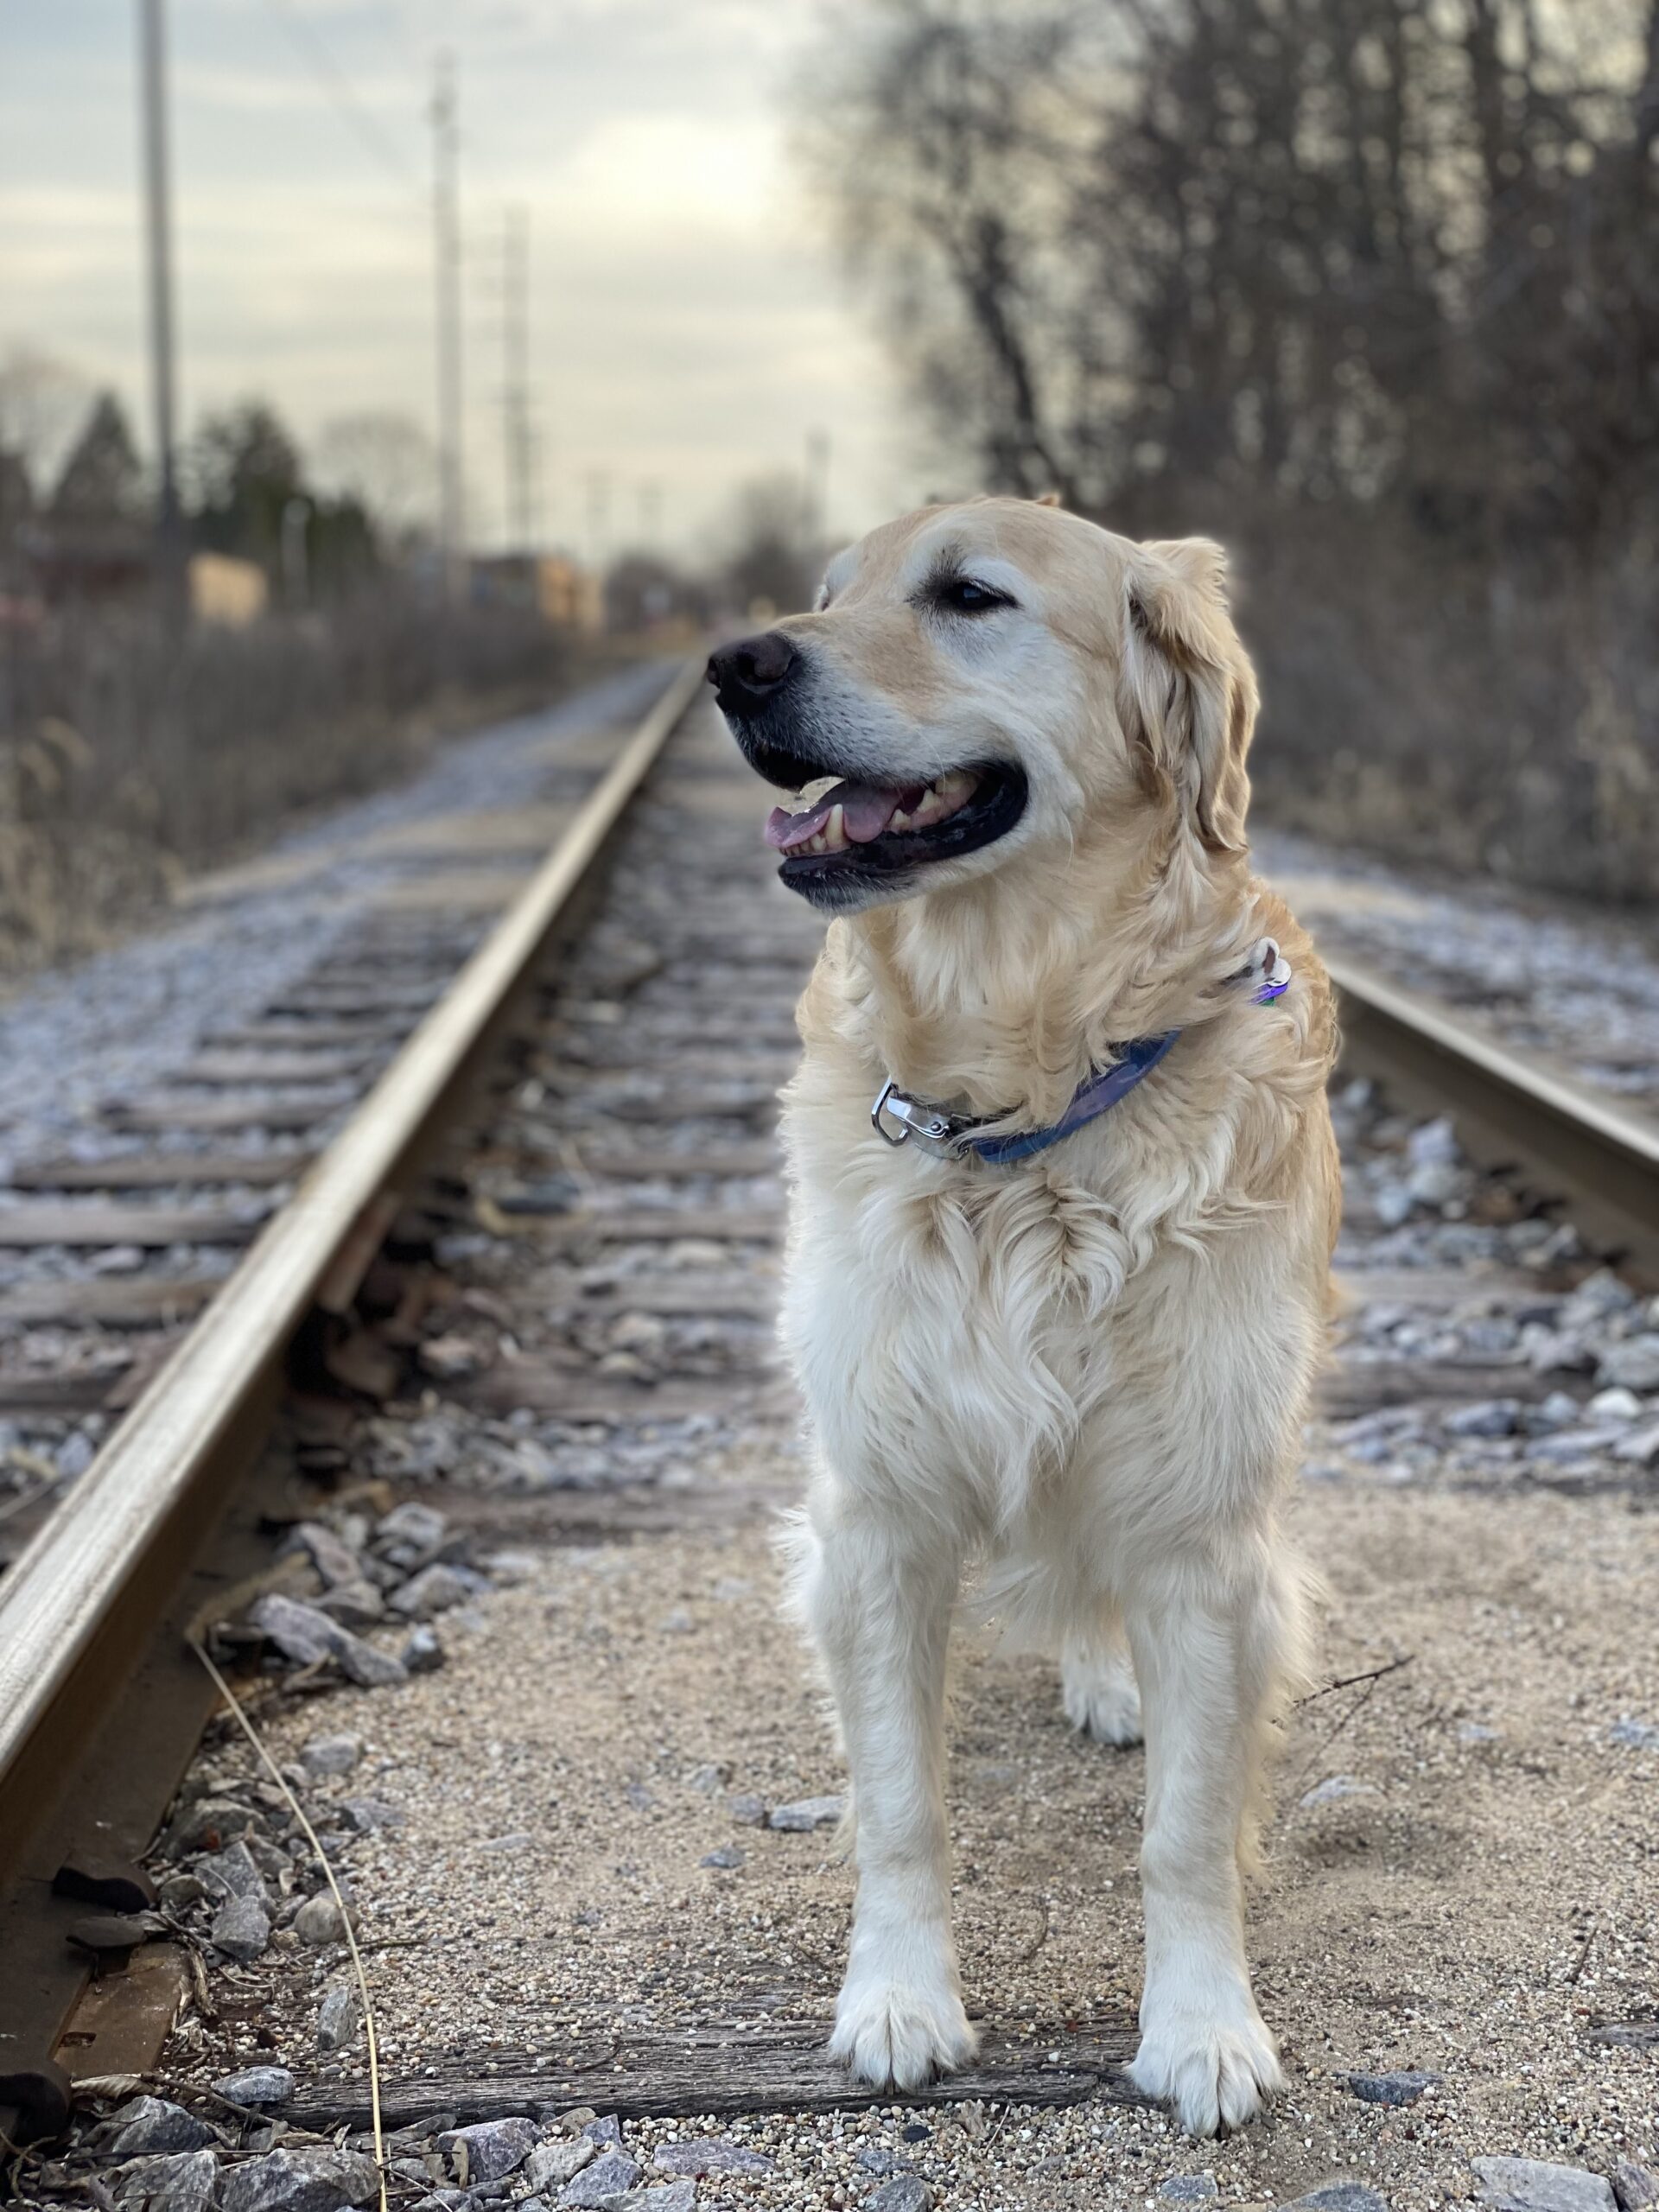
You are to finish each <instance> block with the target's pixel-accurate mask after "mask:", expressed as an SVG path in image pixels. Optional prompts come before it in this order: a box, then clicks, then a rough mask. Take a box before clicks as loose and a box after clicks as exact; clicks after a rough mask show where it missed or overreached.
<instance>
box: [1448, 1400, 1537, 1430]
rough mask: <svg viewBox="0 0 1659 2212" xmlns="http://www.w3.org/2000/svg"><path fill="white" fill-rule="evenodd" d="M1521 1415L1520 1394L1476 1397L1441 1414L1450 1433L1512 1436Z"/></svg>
mask: <svg viewBox="0 0 1659 2212" xmlns="http://www.w3.org/2000/svg"><path fill="white" fill-rule="evenodd" d="M1520 1415H1521V1401H1520V1400H1519V1398H1477V1399H1476V1400H1475V1401H1474V1402H1473V1403H1472V1404H1471V1405H1466V1406H1457V1407H1454V1408H1452V1410H1451V1411H1450V1412H1449V1413H1446V1414H1442V1415H1441V1416H1440V1427H1442V1428H1443V1429H1444V1430H1445V1431H1446V1434H1447V1435H1448V1436H1483V1437H1484V1436H1513V1435H1514V1433H1515V1429H1516V1422H1517V1421H1519V1419H1520Z"/></svg>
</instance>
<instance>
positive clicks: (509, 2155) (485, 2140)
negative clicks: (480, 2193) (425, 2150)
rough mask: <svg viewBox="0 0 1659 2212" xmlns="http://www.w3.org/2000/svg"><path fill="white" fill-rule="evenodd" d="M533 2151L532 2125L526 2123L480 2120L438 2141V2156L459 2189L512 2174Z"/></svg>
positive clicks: (523, 2121) (519, 2121)
mask: <svg viewBox="0 0 1659 2212" xmlns="http://www.w3.org/2000/svg"><path fill="white" fill-rule="evenodd" d="M535 2147H536V2124H535V2122H534V2121H533V2120H516V2119H512V2120H479V2121H477V2122H475V2123H474V2126H471V2127H452V2128H449V2129H448V2130H447V2131H446V2132H445V2133H443V2134H442V2135H440V2136H439V2138H438V2154H439V2156H440V2157H441V2158H443V2159H445V2160H446V2161H447V2162H448V2165H449V2168H450V2171H452V2172H453V2173H454V2177H455V2180H456V2182H457V2183H459V2185H460V2186H461V2188H462V2189H472V2188H474V2187H476V2185H477V2184H478V2183H480V2182H486V2181H500V2180H502V2179H503V2178H504V2177H505V2176H506V2175H508V2174H511V2173H516V2172H517V2171H518V2168H519V2167H520V2166H522V2165H523V2164H524V2160H525V2159H526V2158H528V2157H529V2156H530V2154H531V2151H533V2150H534V2149H535Z"/></svg>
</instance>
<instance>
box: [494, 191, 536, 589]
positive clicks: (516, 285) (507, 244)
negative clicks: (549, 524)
mask: <svg viewBox="0 0 1659 2212" xmlns="http://www.w3.org/2000/svg"><path fill="white" fill-rule="evenodd" d="M501 350H502V353H503V355H504V357H505V358H504V363H503V369H504V373H503V376H502V380H501V430H502V437H503V442H504V445H505V463H506V491H507V496H506V502H505V512H506V521H507V537H508V539H509V543H508V546H507V550H508V551H509V552H510V553H518V554H522V555H526V556H527V555H529V554H530V553H531V552H533V551H534V550H535V538H536V513H535V482H534V447H533V443H532V434H531V422H530V210H529V209H528V208H527V207H509V208H508V209H507V211H506V227H505V231H504V232H503V235H502V239H501Z"/></svg>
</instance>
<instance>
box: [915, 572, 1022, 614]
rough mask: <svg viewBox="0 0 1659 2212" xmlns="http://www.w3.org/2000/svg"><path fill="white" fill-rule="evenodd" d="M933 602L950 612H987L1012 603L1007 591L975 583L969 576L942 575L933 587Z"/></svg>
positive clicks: (1009, 605) (1010, 605)
mask: <svg viewBox="0 0 1659 2212" xmlns="http://www.w3.org/2000/svg"><path fill="white" fill-rule="evenodd" d="M933 603H934V605H935V606H936V607H948V608H949V609H950V613H952V614H989V613H991V612H992V611H993V610H994V609H995V608H996V607H1012V606H1013V605H1014V601H1012V600H1011V599H1010V598H1009V597H1008V594H1007V592H1005V591H997V590H995V589H994V588H992V586H991V585H989V584H981V583H976V582H975V581H974V579H973V578H972V577H971V576H946V577H944V579H943V580H942V581H941V582H938V584H936V585H935V586H934V588H933Z"/></svg>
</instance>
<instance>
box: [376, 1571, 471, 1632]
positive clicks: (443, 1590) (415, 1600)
mask: <svg viewBox="0 0 1659 2212" xmlns="http://www.w3.org/2000/svg"><path fill="white" fill-rule="evenodd" d="M475 1594H476V1592H475V1591H474V1586H473V1584H472V1583H471V1582H470V1581H469V1580H468V1579H467V1576H465V1575H464V1574H461V1573H457V1572H456V1570H455V1569H454V1567H444V1566H442V1564H440V1565H437V1566H435V1567H423V1568H422V1570H421V1572H420V1573H418V1574H417V1575H416V1576H414V1577H413V1578H412V1580H410V1581H408V1582H405V1583H404V1586H403V1588H402V1589H401V1590H395V1591H394V1592H392V1595H391V1610H392V1611H393V1612H395V1613H401V1614H402V1615H403V1617H404V1619H405V1620H409V1621H427V1620H430V1619H431V1618H432V1617H433V1615H434V1614H435V1613H447V1612H448V1611H449V1609H450V1607H451V1606H452V1605H464V1604H465V1603H466V1601H467V1599H468V1598H471V1597H473V1596H474V1595H475Z"/></svg>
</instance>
